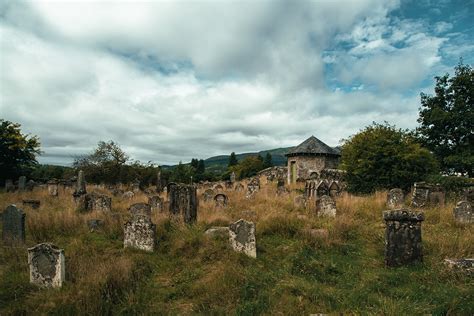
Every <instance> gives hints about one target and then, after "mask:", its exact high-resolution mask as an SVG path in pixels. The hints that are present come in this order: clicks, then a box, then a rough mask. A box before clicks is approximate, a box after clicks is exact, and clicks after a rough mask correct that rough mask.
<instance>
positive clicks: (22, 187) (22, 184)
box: [18, 176, 26, 191]
mask: <svg viewBox="0 0 474 316" xmlns="http://www.w3.org/2000/svg"><path fill="white" fill-rule="evenodd" d="M25 189H26V177H25V176H21V177H20V178H18V190H19V191H25Z"/></svg>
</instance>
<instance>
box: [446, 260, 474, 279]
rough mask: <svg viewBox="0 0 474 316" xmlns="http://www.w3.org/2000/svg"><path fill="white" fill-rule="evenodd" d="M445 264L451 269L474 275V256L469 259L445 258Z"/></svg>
mask: <svg viewBox="0 0 474 316" xmlns="http://www.w3.org/2000/svg"><path fill="white" fill-rule="evenodd" d="M444 264H445V265H447V266H448V267H449V268H450V269H456V270H459V271H463V272H466V273H467V274H469V275H474V258H469V259H444Z"/></svg>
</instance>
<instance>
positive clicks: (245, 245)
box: [229, 219, 257, 258]
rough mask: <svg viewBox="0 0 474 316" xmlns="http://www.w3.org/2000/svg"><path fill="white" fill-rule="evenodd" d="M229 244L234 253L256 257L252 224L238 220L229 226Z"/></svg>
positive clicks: (253, 225) (253, 226)
mask: <svg viewBox="0 0 474 316" xmlns="http://www.w3.org/2000/svg"><path fill="white" fill-rule="evenodd" d="M229 242H230V244H231V246H232V249H234V251H237V252H242V253H244V254H246V255H247V256H249V257H253V258H256V257H257V245H256V240H255V224H254V223H252V222H247V221H245V220H243V219H240V220H238V221H237V222H235V223H232V224H230V226H229Z"/></svg>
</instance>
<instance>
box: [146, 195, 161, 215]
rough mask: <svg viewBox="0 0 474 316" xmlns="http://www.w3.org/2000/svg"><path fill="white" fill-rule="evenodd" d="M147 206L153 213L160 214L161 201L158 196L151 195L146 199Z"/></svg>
mask: <svg viewBox="0 0 474 316" xmlns="http://www.w3.org/2000/svg"><path fill="white" fill-rule="evenodd" d="M148 204H149V205H150V207H151V210H152V211H153V212H162V211H163V199H162V198H161V197H159V196H158V195H153V196H149V197H148Z"/></svg>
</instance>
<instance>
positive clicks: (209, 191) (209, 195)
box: [202, 189, 216, 202]
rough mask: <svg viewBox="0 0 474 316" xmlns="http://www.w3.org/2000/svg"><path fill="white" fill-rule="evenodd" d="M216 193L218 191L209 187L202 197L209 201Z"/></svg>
mask: <svg viewBox="0 0 474 316" xmlns="http://www.w3.org/2000/svg"><path fill="white" fill-rule="evenodd" d="M215 195H216V193H215V192H214V190H212V189H207V190H206V191H204V193H203V194H202V197H203V199H204V202H207V201H211V200H212V199H213V198H214V196H215Z"/></svg>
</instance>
